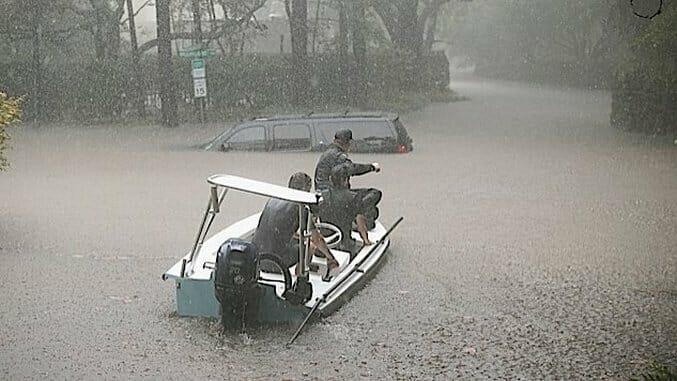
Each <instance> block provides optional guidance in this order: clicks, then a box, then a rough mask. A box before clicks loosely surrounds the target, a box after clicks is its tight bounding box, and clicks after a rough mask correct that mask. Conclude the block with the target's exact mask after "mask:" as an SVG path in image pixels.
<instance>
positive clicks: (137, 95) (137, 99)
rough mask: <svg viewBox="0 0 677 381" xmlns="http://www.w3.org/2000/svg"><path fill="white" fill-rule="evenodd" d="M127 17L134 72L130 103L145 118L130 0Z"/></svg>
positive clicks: (142, 87) (139, 61)
mask: <svg viewBox="0 0 677 381" xmlns="http://www.w3.org/2000/svg"><path fill="white" fill-rule="evenodd" d="M127 17H128V20H129V40H130V42H131V44H132V66H133V67H132V70H134V85H133V86H132V87H131V88H130V89H129V92H130V94H132V101H133V102H134V104H135V105H136V109H137V111H138V113H139V116H140V117H142V118H144V117H145V116H146V107H145V96H144V89H145V86H143V72H142V70H141V59H140V56H139V42H138V41H137V39H136V22H135V21H134V5H133V4H132V0H127Z"/></svg>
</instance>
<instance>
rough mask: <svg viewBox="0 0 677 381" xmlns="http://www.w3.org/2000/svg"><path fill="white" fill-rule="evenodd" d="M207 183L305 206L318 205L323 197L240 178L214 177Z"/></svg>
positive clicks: (229, 176) (230, 176)
mask: <svg viewBox="0 0 677 381" xmlns="http://www.w3.org/2000/svg"><path fill="white" fill-rule="evenodd" d="M207 182H208V183H209V184H211V185H215V186H219V187H223V188H227V189H234V190H238V191H242V192H246V193H253V194H257V195H260V196H267V197H272V198H277V199H280V200H286V201H291V202H294V203H298V204H304V205H316V204H318V203H319V202H320V199H321V196H320V195H319V194H317V193H311V192H304V191H301V190H297V189H292V188H287V187H283V186H280V185H275V184H269V183H264V182H262V181H256V180H251V179H246V178H244V177H239V176H232V175H213V176H210V177H209V178H208V179H207Z"/></svg>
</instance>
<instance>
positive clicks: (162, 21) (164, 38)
mask: <svg viewBox="0 0 677 381" xmlns="http://www.w3.org/2000/svg"><path fill="white" fill-rule="evenodd" d="M169 2H170V0H157V1H156V18H157V39H158V71H159V72H160V102H161V112H162V120H161V122H162V125H163V126H166V127H175V126H177V125H178V120H177V105H176V96H175V94H174V77H173V75H172V40H171V38H170V35H171V27H170V24H171V14H170V10H169Z"/></svg>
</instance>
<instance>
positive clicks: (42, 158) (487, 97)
mask: <svg viewBox="0 0 677 381" xmlns="http://www.w3.org/2000/svg"><path fill="white" fill-rule="evenodd" d="M452 87H453V88H454V89H456V90H458V91H459V92H460V93H461V94H462V95H466V96H468V97H470V99H471V100H470V101H465V102H458V103H453V104H443V105H434V106H431V107H428V108H427V109H425V110H422V111H420V112H415V113H411V114H407V115H403V120H404V122H405V124H406V126H407V127H408V130H409V133H410V134H411V136H412V137H413V139H414V145H415V151H414V152H413V153H410V154H405V155H365V154H360V155H358V154H354V155H352V156H353V159H354V160H355V161H361V162H371V161H379V162H380V163H381V164H382V166H383V171H382V172H381V173H380V174H368V175H365V176H362V177H361V178H357V179H356V180H355V181H354V185H355V186H366V185H370V186H376V187H379V188H381V189H383V191H384V195H385V196H384V200H383V201H382V218H383V219H382V221H383V222H384V224H386V225H389V224H390V223H392V222H394V221H395V220H396V219H397V217H399V216H404V217H405V220H404V222H403V224H401V225H400V227H398V229H397V230H396V231H395V232H394V234H393V237H392V238H393V243H392V245H391V249H390V251H389V254H388V255H389V257H388V260H387V262H386V264H385V266H383V267H382V269H381V271H380V272H379V273H378V274H377V276H376V277H375V278H374V279H373V280H372V281H371V283H370V284H369V285H368V286H367V287H366V288H365V289H363V290H362V291H361V292H360V293H359V294H358V295H356V296H355V297H354V298H353V299H352V300H351V301H349V302H348V303H347V304H346V305H344V306H343V308H341V309H340V310H339V311H338V312H336V313H335V314H334V315H332V316H330V317H328V318H326V319H324V320H323V321H321V322H318V323H315V324H313V325H311V326H309V327H308V328H307V329H306V330H305V331H304V332H303V333H302V335H301V336H300V337H299V339H297V341H296V343H295V344H294V345H293V346H292V347H291V348H290V349H287V348H285V346H284V344H285V343H286V341H287V340H288V339H289V338H290V336H291V335H292V333H293V331H294V328H295V327H288V328H286V327H284V328H280V329H262V330H257V331H250V332H248V333H247V334H228V335H225V336H222V335H221V334H220V331H219V324H218V322H217V321H213V320H209V319H190V318H180V317H177V316H176V315H175V314H174V312H173V311H174V289H173V284H171V282H163V281H162V280H161V279H160V275H161V274H162V273H163V272H164V271H165V270H166V269H168V268H169V267H170V266H171V265H172V264H174V263H175V262H176V261H177V260H178V259H179V258H180V257H181V256H182V255H183V254H184V253H185V252H186V251H187V250H188V249H189V248H190V246H191V244H192V241H193V239H194V236H195V234H196V233H197V228H198V225H199V222H200V218H201V213H202V212H203V209H204V207H205V204H206V202H207V198H208V189H207V186H206V182H205V179H206V177H207V176H208V175H210V174H214V173H232V174H239V175H247V176H250V177H252V178H255V179H261V180H267V181H270V182H274V183H279V184H285V183H286V181H287V178H288V176H289V175H290V174H291V173H292V172H295V171H297V170H305V171H307V172H309V173H312V171H313V166H314V164H315V162H316V160H317V156H318V155H317V154H313V153H302V154H295V153H294V154H270V153H260V154H259V153H227V154H223V153H206V152H199V151H195V150H191V149H188V148H187V147H188V146H190V145H191V144H195V143H199V142H203V141H206V140H207V139H208V138H209V137H211V136H212V135H214V134H216V133H217V132H218V131H219V129H220V128H218V127H215V126H207V127H190V126H184V127H180V128H177V129H165V128H161V127H143V126H133V125H131V126H123V127H122V128H115V129H114V128H112V127H109V126H87V127H84V126H77V127H76V126H63V125H59V126H47V127H41V128H39V129H37V128H34V127H29V126H24V127H22V128H20V129H14V131H13V141H12V142H13V145H14V147H15V149H14V150H13V151H10V152H9V157H10V160H11V161H12V167H11V169H10V170H9V171H7V172H5V173H2V174H0V194H1V195H2V197H0V260H1V262H0V263H2V270H3V271H2V275H0V286H1V290H2V293H1V295H2V296H0V319H1V321H2V324H1V325H0V378H1V379H6V380H14V379H102V378H104V379H124V380H128V379H140V378H149V379H177V380H183V379H204V378H207V379H219V380H222V379H233V380H243V379H254V380H258V379H261V380H266V379H275V380H306V379H308V380H312V379H323V380H326V379H329V380H332V379H333V380H343V379H368V380H372V379H406V380H409V379H422V380H430V379H439V380H443V379H471V380H475V379H511V380H512V379H526V380H542V379H612V380H626V379H628V378H629V377H630V376H633V375H634V376H637V375H638V374H639V373H640V372H641V371H644V370H646V369H647V368H648V367H649V366H650V364H651V362H653V361H658V362H662V363H666V362H667V363H673V364H674V362H675V360H676V359H677V275H676V273H677V146H675V145H674V144H672V142H667V141H664V140H661V139H658V138H652V137H644V136H640V135H633V134H627V133H622V132H618V131H615V130H613V129H611V128H609V127H608V114H609V110H610V97H609V95H608V94H607V93H605V92H591V91H580V90H557V89H551V88H542V87H535V86H527V85H522V84H515V83H509V82H483V81H480V80H475V79H466V80H459V81H456V82H454V83H452ZM264 201H265V200H262V199H259V198H256V197H251V196H245V195H234V194H233V195H230V194H229V196H228V197H227V199H226V205H227V207H226V210H225V211H224V215H223V216H222V217H221V218H222V219H223V220H222V221H221V222H220V225H219V226H224V225H226V224H227V223H229V222H232V221H234V220H236V219H238V218H241V217H243V216H246V215H249V214H250V213H253V212H255V211H256V210H257V209H259V208H261V207H262V206H263V203H264ZM217 227H218V226H217Z"/></svg>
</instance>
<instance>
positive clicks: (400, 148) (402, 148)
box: [397, 144, 409, 153]
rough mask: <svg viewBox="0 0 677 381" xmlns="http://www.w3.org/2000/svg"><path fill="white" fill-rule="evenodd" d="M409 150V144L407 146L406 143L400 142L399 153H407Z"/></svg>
mask: <svg viewBox="0 0 677 381" xmlns="http://www.w3.org/2000/svg"><path fill="white" fill-rule="evenodd" d="M407 152H409V150H408V149H407V146H405V145H404V144H398V146H397V153H407Z"/></svg>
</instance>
